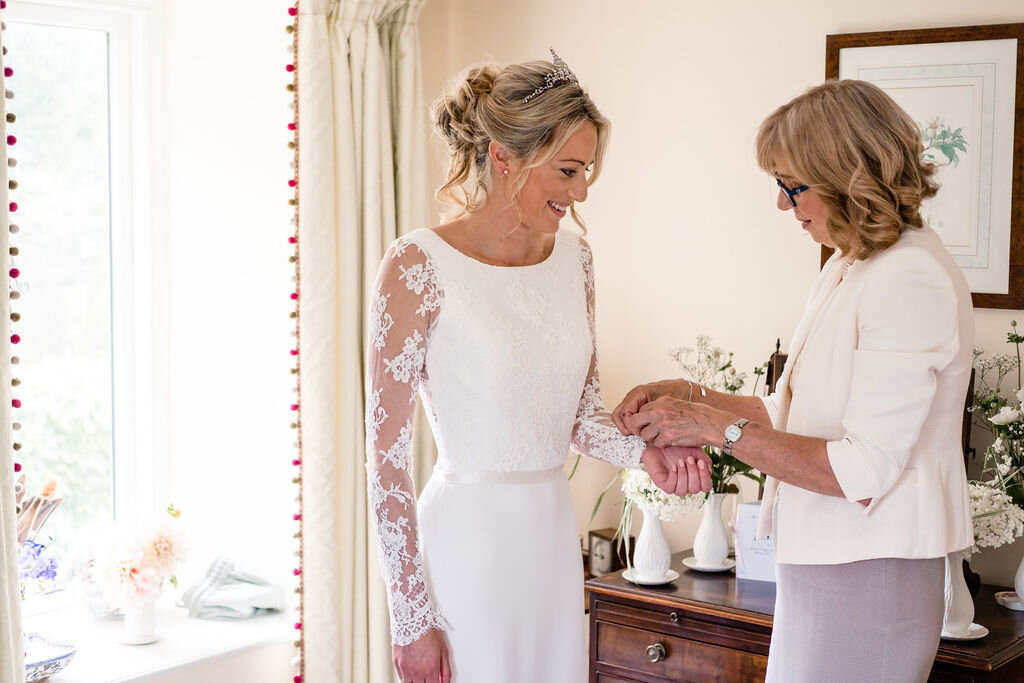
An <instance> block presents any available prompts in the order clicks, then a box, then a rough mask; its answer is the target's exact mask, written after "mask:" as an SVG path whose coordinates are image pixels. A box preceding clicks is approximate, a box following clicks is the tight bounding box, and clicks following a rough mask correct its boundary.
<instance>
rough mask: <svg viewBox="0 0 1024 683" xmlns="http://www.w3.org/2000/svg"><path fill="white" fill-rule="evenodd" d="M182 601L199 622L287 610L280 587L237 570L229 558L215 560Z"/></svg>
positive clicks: (245, 617) (243, 617) (186, 592)
mask: <svg viewBox="0 0 1024 683" xmlns="http://www.w3.org/2000/svg"><path fill="white" fill-rule="evenodd" d="M181 601H182V602H183V603H184V605H185V606H186V607H188V615H189V616H190V617H196V618H198V619H247V618H249V617H252V616H255V615H257V614H260V613H262V612H266V611H269V610H283V609H284V608H285V600H284V591H283V590H282V589H281V587H280V586H276V585H274V584H272V583H270V582H269V581H267V580H265V579H261V578H260V577H258V576H254V575H252V574H249V573H248V572H244V571H242V570H240V569H238V568H236V567H235V564H234V562H232V561H231V560H229V559H227V558H226V557H218V558H216V559H215V560H214V561H213V563H212V564H211V565H210V568H209V569H207V570H206V575H205V576H204V577H203V578H202V579H200V580H199V581H198V582H197V583H196V584H194V585H193V586H191V587H190V588H189V589H188V590H186V591H185V594H184V595H183V596H182V598H181Z"/></svg>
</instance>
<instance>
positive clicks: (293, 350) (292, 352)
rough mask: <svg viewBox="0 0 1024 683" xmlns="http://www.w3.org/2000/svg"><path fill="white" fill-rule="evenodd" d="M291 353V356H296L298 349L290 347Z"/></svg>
mask: <svg viewBox="0 0 1024 683" xmlns="http://www.w3.org/2000/svg"><path fill="white" fill-rule="evenodd" d="M291 354H292V355H293V356H297V355H299V350H298V349H292V350H291Z"/></svg>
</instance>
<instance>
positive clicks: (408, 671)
mask: <svg viewBox="0 0 1024 683" xmlns="http://www.w3.org/2000/svg"><path fill="white" fill-rule="evenodd" d="M391 659H392V661H394V663H395V669H397V670H398V678H399V680H400V681H402V683H449V682H450V681H451V680H452V667H451V663H450V658H449V656H448V644H447V643H446V642H445V639H444V634H443V633H441V631H439V630H437V629H436V628H432V629H430V630H429V631H427V632H426V633H424V634H423V635H422V636H421V637H420V638H419V639H418V640H414V641H413V642H411V643H409V644H408V645H392V646H391Z"/></svg>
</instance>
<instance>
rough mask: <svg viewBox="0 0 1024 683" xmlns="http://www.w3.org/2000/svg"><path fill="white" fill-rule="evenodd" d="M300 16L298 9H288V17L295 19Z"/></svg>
mask: <svg viewBox="0 0 1024 683" xmlns="http://www.w3.org/2000/svg"><path fill="white" fill-rule="evenodd" d="M298 14H299V10H298V8H296V7H289V8H288V16H290V17H294V16H298Z"/></svg>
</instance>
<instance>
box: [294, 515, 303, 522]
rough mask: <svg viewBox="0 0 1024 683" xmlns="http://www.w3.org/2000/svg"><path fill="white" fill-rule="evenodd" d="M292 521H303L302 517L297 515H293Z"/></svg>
mask: <svg viewBox="0 0 1024 683" xmlns="http://www.w3.org/2000/svg"><path fill="white" fill-rule="evenodd" d="M292 519H294V520H295V521H296V522H298V521H299V520H301V519H302V515H300V514H298V513H296V514H294V515H292Z"/></svg>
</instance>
